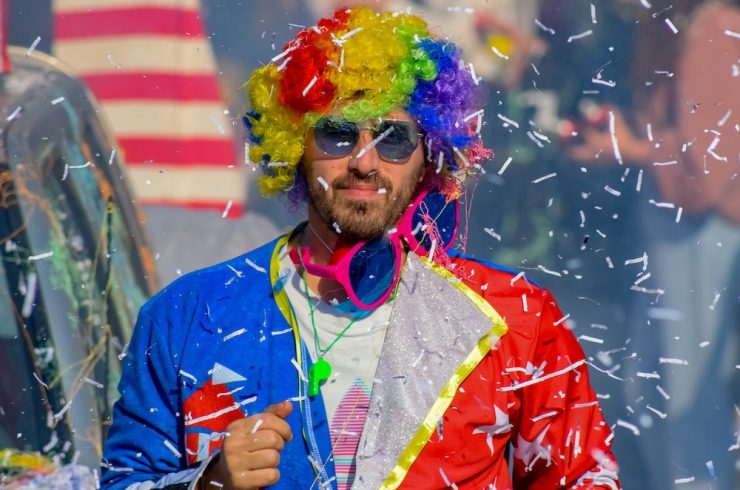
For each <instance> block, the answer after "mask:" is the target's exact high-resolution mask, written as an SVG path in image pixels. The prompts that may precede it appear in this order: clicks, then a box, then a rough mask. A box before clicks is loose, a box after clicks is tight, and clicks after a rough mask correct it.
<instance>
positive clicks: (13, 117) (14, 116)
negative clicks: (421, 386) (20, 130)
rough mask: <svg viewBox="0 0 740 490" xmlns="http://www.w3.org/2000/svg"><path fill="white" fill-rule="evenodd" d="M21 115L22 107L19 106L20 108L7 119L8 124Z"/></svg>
mask: <svg viewBox="0 0 740 490" xmlns="http://www.w3.org/2000/svg"><path fill="white" fill-rule="evenodd" d="M20 113H21V107H20V106H18V107H16V108H15V110H14V111H13V112H11V113H10V115H9V116H8V117H7V118H5V120H6V121H8V122H10V121H12V120H13V119H15V118H16V117H17V116H18V114H20Z"/></svg>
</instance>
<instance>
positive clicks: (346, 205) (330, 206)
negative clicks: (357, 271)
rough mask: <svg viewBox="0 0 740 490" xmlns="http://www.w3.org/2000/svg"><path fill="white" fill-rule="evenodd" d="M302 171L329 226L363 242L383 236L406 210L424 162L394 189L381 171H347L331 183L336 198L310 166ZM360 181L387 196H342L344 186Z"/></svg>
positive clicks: (311, 199)
mask: <svg viewBox="0 0 740 490" xmlns="http://www.w3.org/2000/svg"><path fill="white" fill-rule="evenodd" d="M409 163H410V162H409ZM303 171H304V172H305V175H306V183H307V185H308V199H309V202H310V204H311V205H312V206H313V207H314V208H315V209H316V211H317V212H318V213H319V215H320V216H321V218H322V219H323V220H324V221H325V222H326V224H327V225H328V226H330V227H333V228H336V227H337V226H338V227H339V231H340V234H341V236H342V237H343V238H346V239H349V240H352V241H361V240H372V239H373V238H376V237H378V236H380V235H381V234H382V233H383V232H384V231H385V229H386V228H387V227H388V226H390V225H392V224H394V223H395V222H396V220H397V219H398V218H399V217H400V216H401V214H402V213H403V212H404V211H405V210H406V208H407V207H408V205H409V202H411V196H412V195H413V194H414V191H415V190H416V186H417V185H418V183H419V180H420V178H421V176H422V175H423V172H424V165H423V164H422V165H419V170H418V171H417V172H415V174H414V175H412V176H410V178H409V180H408V182H406V183H404V184H403V185H402V186H400V187H399V188H398V189H394V188H393V185H392V184H391V182H390V181H388V180H387V179H385V178H383V177H380V175H379V174H375V175H370V176H367V177H364V178H363V177H358V176H357V175H355V174H352V173H347V174H346V175H344V176H342V177H338V178H336V179H335V180H334V182H332V183H331V184H330V185H331V186H332V192H331V196H333V197H330V196H329V192H328V191H327V190H326V189H324V187H323V186H322V185H321V183H320V182H319V181H318V180H317V176H316V175H314V174H313V172H312V169H311V168H310V166H304V167H303ZM358 184H364V185H374V186H377V187H378V188H379V189H385V194H384V199H373V200H367V201H366V200H358V199H350V198H347V197H345V196H343V195H342V192H341V189H347V188H349V187H352V186H353V185H358ZM334 223H336V225H334Z"/></svg>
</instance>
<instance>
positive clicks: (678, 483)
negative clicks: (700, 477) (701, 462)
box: [675, 476, 695, 485]
mask: <svg viewBox="0 0 740 490" xmlns="http://www.w3.org/2000/svg"><path fill="white" fill-rule="evenodd" d="M694 480H695V478H694V477H693V476H690V477H688V478H677V479H676V480H675V482H676V485H681V484H682V483H691V482H693V481H694Z"/></svg>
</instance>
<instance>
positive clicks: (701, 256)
mask: <svg viewBox="0 0 740 490" xmlns="http://www.w3.org/2000/svg"><path fill="white" fill-rule="evenodd" d="M643 5H644V6H646V7H647V6H648V5H650V7H649V8H645V9H643V11H642V15H640V16H639V19H638V24H637V28H636V31H635V38H634V50H633V59H632V66H631V71H630V74H629V75H630V76H629V79H630V80H629V82H630V84H631V96H632V103H631V105H629V106H627V105H624V106H623V107H617V106H608V107H606V108H604V110H608V111H609V112H610V117H611V118H613V119H612V121H611V128H612V131H610V130H609V129H608V128H607V129H597V128H586V129H584V130H583V131H581V134H580V137H581V138H583V142H582V143H580V144H577V145H575V146H573V147H572V148H571V149H570V151H569V154H570V156H571V157H572V158H573V159H574V160H576V161H577V162H580V163H583V164H588V165H606V164H615V163H616V161H615V160H616V159H617V158H618V159H619V160H621V161H620V162H619V163H624V164H625V165H629V166H632V167H635V168H636V170H637V171H638V172H639V173H638V179H639V180H641V192H640V197H639V201H638V206H639V208H640V214H639V216H640V225H641V226H640V229H639V231H638V236H640V237H641V238H643V239H644V241H645V242H644V244H645V248H646V256H645V257H644V261H643V262H642V264H643V267H642V270H641V271H640V272H639V274H638V276H637V277H636V278H635V282H634V285H633V287H632V290H633V292H634V293H633V294H634V298H633V299H634V308H633V309H632V312H633V314H632V317H631V319H632V322H631V323H632V326H633V331H632V342H631V344H629V345H628V350H627V351H626V352H625V353H624V355H625V357H626V358H625V359H624V360H623V362H624V363H625V365H626V366H627V369H628V371H629V372H630V374H629V375H628V376H629V378H628V379H627V381H625V383H624V388H625V397H626V398H625V400H626V403H627V404H628V406H629V407H630V412H631V413H634V415H633V416H632V417H633V420H634V421H635V423H636V425H641V426H642V427H643V432H642V433H641V435H639V436H638V437H637V443H638V445H639V447H640V449H641V458H642V460H643V461H644V462H645V464H646V466H647V468H646V470H647V473H648V474H649V481H646V482H645V483H644V485H645V486H644V488H651V489H664V488H673V487H674V485H675V484H678V483H680V484H684V485H685V486H682V488H697V489H699V488H701V489H704V488H717V489H724V488H728V489H729V488H737V485H738V480H737V478H736V475H737V471H738V467H737V466H738V461H739V458H738V454H740V447H739V446H738V444H739V443H740V433H739V432H738V427H737V425H734V424H733V419H734V420H735V423H736V421H737V417H738V415H737V413H736V410H737V407H738V405H737V403H738V401H739V400H740V397H739V396H738V389H737V384H734V385H733V382H734V383H736V382H737V376H738V359H739V356H738V352H740V345H739V343H738V335H739V334H740V307H739V298H740V282H739V281H738V277H740V175H739V174H740V160H739V158H740V135H739V134H738V121H739V119H738V116H740V65H739V64H738V60H740V40H738V33H740V9H739V8H738V5H737V2H715V1H711V2H697V1H695V0H665V1H661V0H659V1H655V0H651V1H650V2H643ZM612 133H613V134H612ZM639 185H640V184H638V186H639ZM733 378H734V380H733ZM733 425H734V426H733Z"/></svg>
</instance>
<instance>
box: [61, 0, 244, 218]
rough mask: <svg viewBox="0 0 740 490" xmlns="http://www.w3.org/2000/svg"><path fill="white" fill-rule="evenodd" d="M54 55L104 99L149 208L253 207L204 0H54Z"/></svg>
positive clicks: (136, 186)
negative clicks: (239, 162) (208, 34)
mask: <svg viewBox="0 0 740 490" xmlns="http://www.w3.org/2000/svg"><path fill="white" fill-rule="evenodd" d="M53 7H54V31H55V32H54V54H55V55H56V56H57V57H58V58H60V59H61V60H62V61H64V62H66V63H68V64H70V65H71V66H72V67H73V68H74V69H75V70H76V71H77V72H78V73H79V74H80V75H81V77H82V78H83V79H84V80H85V82H86V83H87V84H88V86H89V87H90V88H91V89H92V91H93V93H94V94H95V96H96V97H97V99H98V100H99V101H100V102H101V105H102V106H103V109H104V111H105V113H106V116H107V117H108V119H109V120H110V121H111V123H112V126H113V128H114V130H115V132H116V136H117V138H118V143H119V146H120V148H121V151H122V154H123V156H124V159H125V161H126V163H127V169H128V174H129V178H130V180H131V182H132V185H133V187H134V191H135V192H136V194H137V196H138V199H139V202H141V203H144V204H163V205H178V206H187V207H195V208H213V209H219V210H224V208H225V207H226V206H227V203H229V202H231V203H232V205H231V210H230V212H229V216H231V217H234V216H237V215H239V213H240V212H241V210H242V208H243V203H244V198H245V191H246V184H245V181H246V175H245V168H244V166H243V165H237V164H236V156H235V151H234V146H233V141H232V135H233V129H232V128H233V126H232V121H231V120H230V118H228V117H227V116H226V114H225V112H224V104H223V102H222V100H221V95H220V91H219V86H218V81H217V79H216V72H217V69H216V64H215V59H214V56H213V52H212V49H211V46H210V43H209V41H208V39H207V37H206V34H205V30H204V27H203V22H202V19H201V15H200V0H106V1H104V2H101V1H99V0H54V2H53Z"/></svg>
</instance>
